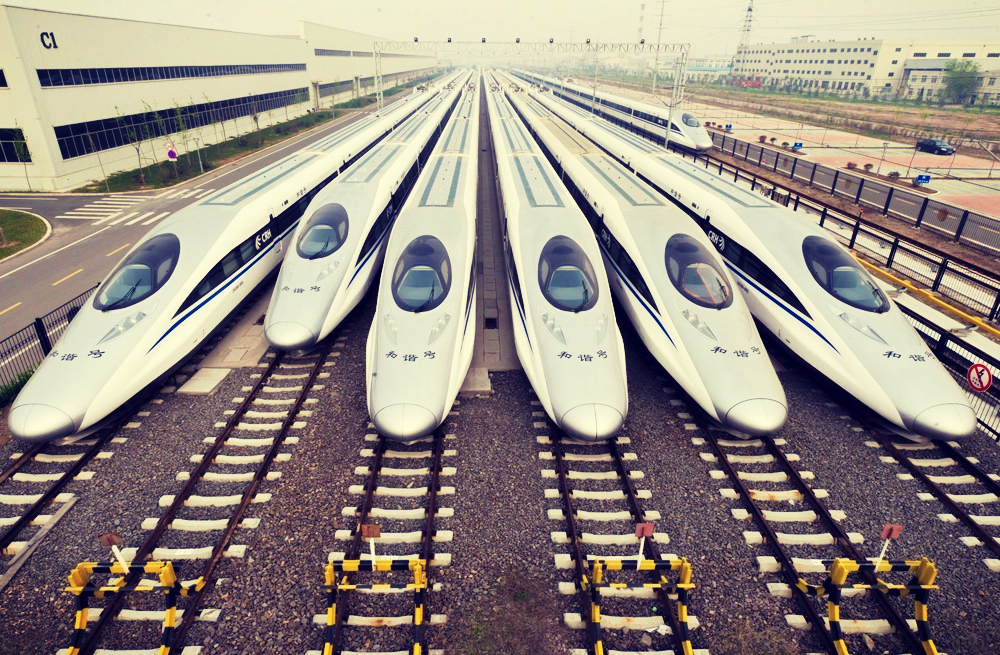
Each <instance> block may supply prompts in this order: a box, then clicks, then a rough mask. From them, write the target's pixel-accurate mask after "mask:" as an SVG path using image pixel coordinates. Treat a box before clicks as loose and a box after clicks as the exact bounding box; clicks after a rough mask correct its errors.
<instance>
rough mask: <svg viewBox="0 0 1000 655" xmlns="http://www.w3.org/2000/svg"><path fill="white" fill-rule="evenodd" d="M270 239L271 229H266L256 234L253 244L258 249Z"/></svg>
mask: <svg viewBox="0 0 1000 655" xmlns="http://www.w3.org/2000/svg"><path fill="white" fill-rule="evenodd" d="M270 240H271V230H270V229H267V230H264V231H263V232H261V233H260V234H258V235H257V238H256V239H255V240H254V244H253V245H254V247H255V248H256V249H257V250H260V249H261V248H263V247H264V246H265V245H267V242H268V241H270Z"/></svg>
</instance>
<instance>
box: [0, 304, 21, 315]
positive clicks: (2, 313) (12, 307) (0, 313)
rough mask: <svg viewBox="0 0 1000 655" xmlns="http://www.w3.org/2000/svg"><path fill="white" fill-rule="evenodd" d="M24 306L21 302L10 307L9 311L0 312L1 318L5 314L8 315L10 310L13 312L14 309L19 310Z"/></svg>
mask: <svg viewBox="0 0 1000 655" xmlns="http://www.w3.org/2000/svg"><path fill="white" fill-rule="evenodd" d="M22 304H23V303H19V302H16V303H14V304H13V305H11V306H10V307H8V308H7V309H5V310H3V311H0V316H3V315H4V314H6V313H7V312H9V311H10V310H12V309H17V308H18V307H20V306H21V305H22Z"/></svg>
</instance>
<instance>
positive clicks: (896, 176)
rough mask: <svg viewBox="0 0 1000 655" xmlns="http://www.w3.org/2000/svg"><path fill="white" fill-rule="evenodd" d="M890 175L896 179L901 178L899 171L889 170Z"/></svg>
mask: <svg viewBox="0 0 1000 655" xmlns="http://www.w3.org/2000/svg"><path fill="white" fill-rule="evenodd" d="M889 177H891V178H892V179H894V180H898V179H899V171H889Z"/></svg>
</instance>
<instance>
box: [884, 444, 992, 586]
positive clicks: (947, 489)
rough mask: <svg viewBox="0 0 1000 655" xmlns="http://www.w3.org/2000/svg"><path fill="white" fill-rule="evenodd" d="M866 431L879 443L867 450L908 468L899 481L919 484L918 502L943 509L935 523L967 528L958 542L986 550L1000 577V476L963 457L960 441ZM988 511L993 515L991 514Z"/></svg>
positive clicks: (988, 563)
mask: <svg viewBox="0 0 1000 655" xmlns="http://www.w3.org/2000/svg"><path fill="white" fill-rule="evenodd" d="M866 428H867V429H868V431H869V433H870V434H872V435H874V437H875V438H874V439H873V440H871V441H867V442H865V445H867V446H868V447H870V448H877V449H881V450H884V451H885V452H886V453H887V454H885V455H881V456H880V458H881V460H882V462H883V463H885V464H887V465H892V464H898V465H900V466H902V467H903V468H904V469H906V472H905V473H897V474H896V477H897V479H899V480H900V481H902V482H904V483H907V482H909V481H916V482H917V483H918V484H919V485H921V486H922V487H923V488H924V489H925V491H917V492H916V493H917V498H918V499H919V500H921V501H924V502H925V503H926V502H932V501H938V502H940V503H941V504H942V505H944V508H945V510H946V511H945V512H942V513H939V514H938V515H937V518H938V519H940V520H941V521H943V522H945V523H956V524H961V525H963V526H964V527H965V528H966V529H968V531H969V532H970V533H971V534H969V535H967V536H964V537H959V541H961V543H962V544H963V545H964V546H966V547H968V548H978V547H980V546H982V547H984V548H985V549H986V550H987V551H989V554H991V555H992V557H986V558H984V559H983V564H985V566H986V567H987V569H988V570H989V571H992V572H993V573H1000V515H998V514H997V513H996V504H997V503H1000V475H998V474H996V473H988V472H986V471H984V470H983V469H982V468H980V467H979V461H978V460H977V459H976V458H974V457H966V456H965V455H963V454H962V453H961V452H959V448H960V446H959V444H958V443H956V442H943V441H929V442H927V443H913V442H911V441H909V440H906V439H901V438H900V437H896V436H894V435H892V434H890V433H887V432H886V431H884V430H880V429H879V428H877V427H875V426H872V425H866ZM971 507H979V508H980V509H979V510H978V511H982V512H986V513H983V514H974V513H972V511H970V509H968V508H971ZM990 508H993V512H994V513H989V511H990ZM973 552H981V551H973Z"/></svg>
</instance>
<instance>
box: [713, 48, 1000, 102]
mask: <svg viewBox="0 0 1000 655" xmlns="http://www.w3.org/2000/svg"><path fill="white" fill-rule="evenodd" d="M956 60H957V61H963V60H965V61H974V62H976V63H977V64H979V69H980V73H979V84H978V87H977V91H976V93H975V94H974V97H973V98H972V101H973V102H981V103H983V104H998V103H1000V87H997V86H996V78H997V77H1000V41H995V42H992V43H973V42H967V41H943V40H942V41H931V40H889V39H856V40H853V41H820V40H818V39H817V38H816V37H815V36H811V35H810V36H802V37H797V38H794V39H792V40H791V41H789V42H787V43H770V44H756V45H752V46H750V47H749V48H748V49H747V51H746V53H745V54H744V53H739V54H737V56H736V59H735V60H734V62H733V75H734V76H737V77H741V78H757V79H760V80H761V82H762V83H763V84H764V85H781V86H786V87H788V86H791V87H792V88H794V89H796V90H799V91H813V90H817V91H824V92H832V93H840V94H843V95H856V96H883V97H892V98H903V99H911V100H912V99H921V100H935V99H936V98H938V97H939V96H940V94H941V92H942V90H943V89H944V71H945V67H946V66H947V65H948V62H950V61H956Z"/></svg>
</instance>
